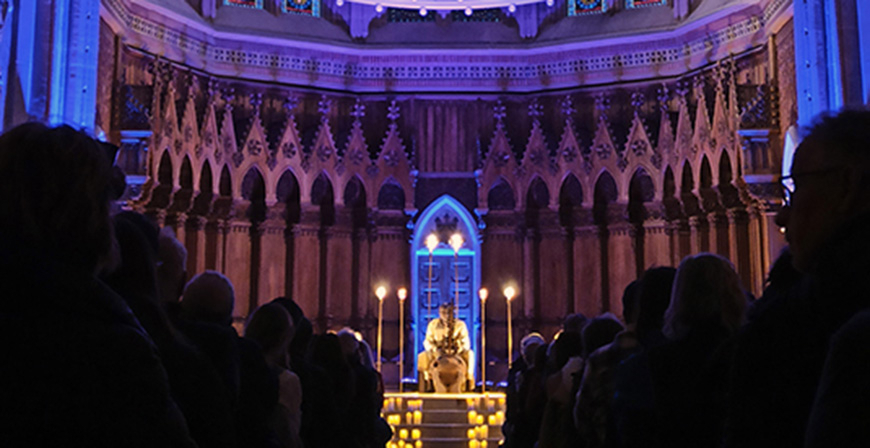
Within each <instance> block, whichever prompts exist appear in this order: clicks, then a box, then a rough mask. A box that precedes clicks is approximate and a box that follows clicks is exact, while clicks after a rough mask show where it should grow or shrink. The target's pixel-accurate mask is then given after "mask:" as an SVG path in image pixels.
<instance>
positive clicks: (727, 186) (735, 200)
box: [716, 151, 741, 208]
mask: <svg viewBox="0 0 870 448" xmlns="http://www.w3.org/2000/svg"><path fill="white" fill-rule="evenodd" d="M716 189H717V190H719V197H720V199H721V201H722V205H724V206H725V207H726V208H732V207H738V206H740V205H741V202H740V194H739V192H738V191H737V187H735V186H734V184H733V183H732V166H731V157H730V156H729V155H728V151H722V155H720V156H719V182H718V184H717V186H716Z"/></svg>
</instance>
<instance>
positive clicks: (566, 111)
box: [560, 95, 577, 122]
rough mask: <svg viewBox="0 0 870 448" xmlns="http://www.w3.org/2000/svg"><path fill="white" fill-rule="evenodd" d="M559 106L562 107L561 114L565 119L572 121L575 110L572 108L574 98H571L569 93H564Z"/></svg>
mask: <svg viewBox="0 0 870 448" xmlns="http://www.w3.org/2000/svg"><path fill="white" fill-rule="evenodd" d="M560 106H561V109H562V116H563V117H565V121H566V122H571V121H574V113H575V112H577V109H575V108H574V100H573V99H572V98H571V95H565V98H563V99H562V102H561V104H560Z"/></svg>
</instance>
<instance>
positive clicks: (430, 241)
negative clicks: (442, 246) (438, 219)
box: [426, 233, 439, 253]
mask: <svg viewBox="0 0 870 448" xmlns="http://www.w3.org/2000/svg"><path fill="white" fill-rule="evenodd" d="M438 243H439V241H438V235H435V234H434V233H430V234H429V236H427V237H426V249H429V252H430V253H431V252H434V251H435V248H436V247H438Z"/></svg>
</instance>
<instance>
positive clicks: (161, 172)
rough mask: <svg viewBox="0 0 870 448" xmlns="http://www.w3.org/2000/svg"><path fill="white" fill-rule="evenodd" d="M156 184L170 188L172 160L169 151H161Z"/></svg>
mask: <svg viewBox="0 0 870 448" xmlns="http://www.w3.org/2000/svg"><path fill="white" fill-rule="evenodd" d="M157 183H159V184H160V185H168V186H170V187H172V159H171V158H170V157H169V151H163V154H162V155H161V156H160V163H159V164H158V165H157Z"/></svg>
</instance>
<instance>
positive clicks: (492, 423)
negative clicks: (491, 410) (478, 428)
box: [487, 414, 496, 426]
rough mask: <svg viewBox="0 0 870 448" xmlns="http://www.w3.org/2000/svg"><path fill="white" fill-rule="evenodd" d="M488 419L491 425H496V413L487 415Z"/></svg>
mask: <svg viewBox="0 0 870 448" xmlns="http://www.w3.org/2000/svg"><path fill="white" fill-rule="evenodd" d="M487 420H488V423H489V424H490V425H493V426H495V425H496V420H495V414H490V416H489V417H487Z"/></svg>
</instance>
